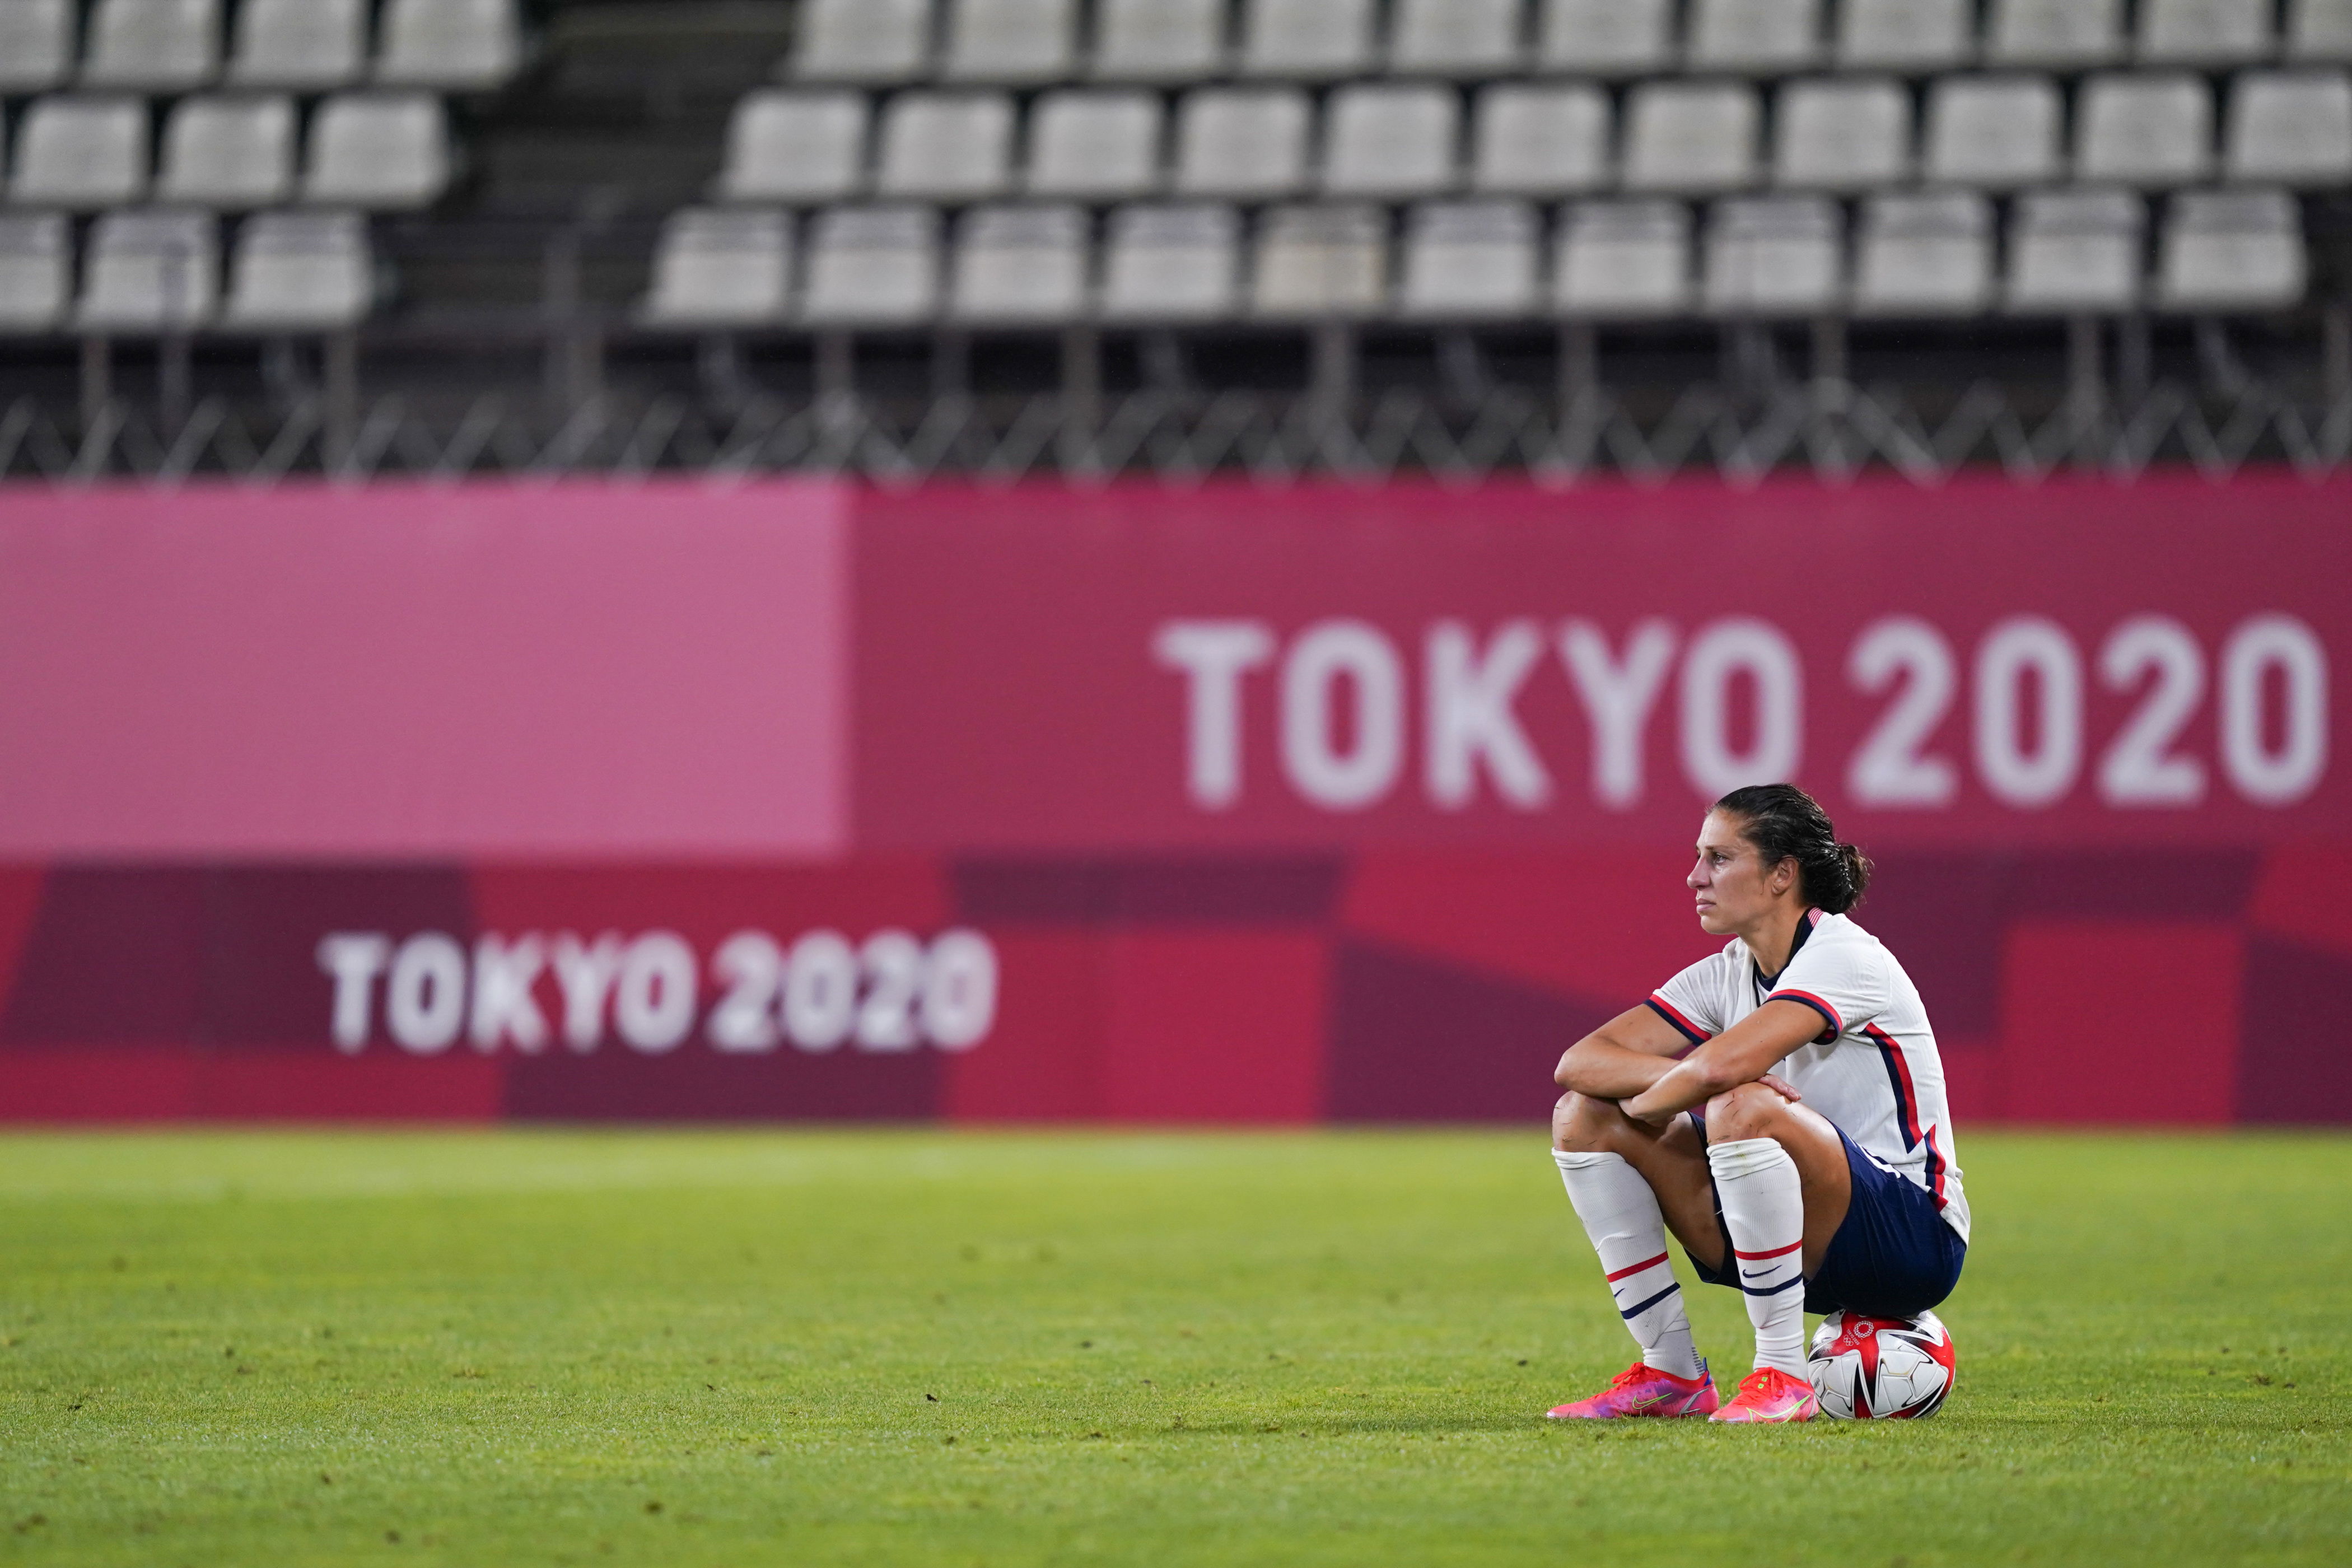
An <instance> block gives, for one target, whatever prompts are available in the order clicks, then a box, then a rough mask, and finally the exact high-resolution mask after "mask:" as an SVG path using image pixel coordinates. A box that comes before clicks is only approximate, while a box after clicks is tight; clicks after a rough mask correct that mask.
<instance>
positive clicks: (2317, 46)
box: [2286, 0, 2352, 61]
mask: <svg viewBox="0 0 2352 1568" xmlns="http://www.w3.org/2000/svg"><path fill="white" fill-rule="evenodd" d="M2286 55H2287V58H2289V59H2292V60H2305V61H2319V60H2352V0H2287V23H2286Z"/></svg>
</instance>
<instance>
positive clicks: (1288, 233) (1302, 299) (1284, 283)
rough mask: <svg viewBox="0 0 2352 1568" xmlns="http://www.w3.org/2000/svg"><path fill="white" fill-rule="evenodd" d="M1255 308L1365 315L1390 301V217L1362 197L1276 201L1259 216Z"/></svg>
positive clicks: (1301, 314) (1297, 315)
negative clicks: (1312, 202) (1293, 203)
mask: <svg viewBox="0 0 2352 1568" xmlns="http://www.w3.org/2000/svg"><path fill="white" fill-rule="evenodd" d="M1255 259H1256V265H1255V268H1252V271H1251V276H1250V310H1251V312H1252V313H1253V314H1255V315H1258V316H1263V317H1270V318H1284V319H1291V320H1297V319H1303V318H1307V317H1317V316H1325V317H1328V316H1350V317H1364V316H1371V315H1376V314H1379V313H1380V312H1381V311H1382V310H1384V309H1385V308H1386V307H1387V304H1388V287H1389V218H1388V214H1387V213H1386V212H1385V211H1383V210H1382V209H1381V208H1379V207H1376V206H1370V205H1353V204H1350V205H1343V206H1297V207H1274V208H1271V209H1269V210H1268V211H1267V212H1266V213H1265V216H1263V217H1262V218H1260V219H1259V220H1258V234H1257V254H1256V258H1255Z"/></svg>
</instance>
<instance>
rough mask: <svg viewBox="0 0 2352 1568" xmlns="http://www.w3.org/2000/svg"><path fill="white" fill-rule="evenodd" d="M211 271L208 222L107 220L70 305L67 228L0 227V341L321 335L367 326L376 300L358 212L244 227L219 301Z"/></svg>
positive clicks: (57, 218)
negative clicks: (197, 333)
mask: <svg viewBox="0 0 2352 1568" xmlns="http://www.w3.org/2000/svg"><path fill="white" fill-rule="evenodd" d="M219 269H220V242H219V233H218V220H217V219H215V217H213V216H211V215H210V214H208V213H194V212H185V211H178V210H160V209H136V208H134V209H130V210H126V211H121V212H111V213H108V214H106V215H104V216H101V217H100V218H99V219H98V220H97V222H96V223H94V224H93V225H91V227H90V237H89V247H88V255H87V257H86V258H85V259H84V262H83V266H82V270H81V288H80V292H79V297H77V296H76V295H75V293H74V291H73V288H72V282H73V255H72V234H71V230H70V226H69V220H68V219H67V218H66V217H65V216H62V215H60V214H55V213H42V214H26V215H19V216H0V332H5V333H11V334H26V333H41V332H51V331H61V330H70V331H77V332H81V333H84V334H88V335H91V336H100V337H103V336H108V335H111V334H118V333H119V334H123V335H130V336H142V335H153V334H156V333H162V332H173V331H194V330H195V329H198V328H202V327H217V328H220V329H222V330H225V331H244V332H257V333H260V332H314V331H331V330H333V329H335V328H339V327H346V326H350V325H352V324H353V323H355V322H357V321H360V320H361V319H362V318H363V317H364V316H366V314H367V313H368V310H370V308H371V307H372V305H373V300H374V295H375V291H376V277H375V263H374V258H373V254H372V252H371V248H370V247H369V244H368V234H367V222H366V220H365V219H364V218H363V217H362V216H360V215H358V214H356V213H348V212H299V213H288V212H281V213H263V214H260V215H258V216H255V217H251V218H247V220H246V221H245V222H244V223H243V224H241V225H240V226H238V231H237V236H236V250H235V254H234V257H233V258H232V265H231V268H230V287H229V290H228V297H227V299H226V301H225V302H224V301H223V300H221V298H220V275H219Z"/></svg>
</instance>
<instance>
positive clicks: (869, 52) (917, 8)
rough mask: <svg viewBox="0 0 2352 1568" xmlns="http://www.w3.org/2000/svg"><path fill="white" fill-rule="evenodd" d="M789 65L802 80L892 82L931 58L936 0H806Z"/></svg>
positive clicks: (908, 77)
mask: <svg viewBox="0 0 2352 1568" xmlns="http://www.w3.org/2000/svg"><path fill="white" fill-rule="evenodd" d="M795 43H796V47H794V48H793V56H792V60H791V63H790V65H789V70H790V72H791V74H792V75H793V76H794V77H796V78H798V79H800V80H803V81H841V82H861V83H866V84H868V85H872V86H888V85H891V84H893V83H897V82H904V81H912V80H914V79H916V78H917V77H919V76H921V75H922V74H923V73H924V71H925V70H926V68H928V67H929V64H930V58H931V0H807V4H805V5H803V6H802V7H801V10H800V31H799V36H798V37H797V39H796V40H795Z"/></svg>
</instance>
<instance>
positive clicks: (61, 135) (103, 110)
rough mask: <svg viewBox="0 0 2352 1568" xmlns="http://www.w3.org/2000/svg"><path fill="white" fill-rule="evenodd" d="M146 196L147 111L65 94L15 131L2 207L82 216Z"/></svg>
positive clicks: (140, 104)
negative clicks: (41, 208) (13, 166)
mask: <svg viewBox="0 0 2352 1568" xmlns="http://www.w3.org/2000/svg"><path fill="white" fill-rule="evenodd" d="M146 194H147V105H146V104H145V102H144V101H142V100H139V99H135V98H113V97H101V96H96V95H93V96H89V97H81V96H76V95H71V94H67V95H60V96H58V97H54V98H44V99H39V100H36V101H35V102H34V104H33V106H32V107H31V108H30V109H28V110H26V111H25V118H24V121H23V123H21V124H20V125H18V126H17V128H16V173H15V174H14V175H13V176H12V177H11V178H10V180H9V182H8V199H9V200H10V201H12V202H15V203H16V204H17V205H19V206H47V207H65V208H68V209H69V210H71V211H75V212H89V211H94V210H95V209H97V208H100V207H111V206H121V205H124V204H125V203H128V202H135V201H137V200H139V199H140V198H141V197H142V196H144V195H146Z"/></svg>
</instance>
